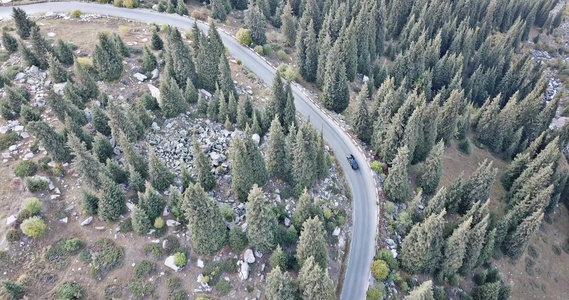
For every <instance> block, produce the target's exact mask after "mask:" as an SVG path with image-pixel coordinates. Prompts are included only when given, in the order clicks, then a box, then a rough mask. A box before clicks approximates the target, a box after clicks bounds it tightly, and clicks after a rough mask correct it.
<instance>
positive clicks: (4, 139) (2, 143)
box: [0, 131, 20, 150]
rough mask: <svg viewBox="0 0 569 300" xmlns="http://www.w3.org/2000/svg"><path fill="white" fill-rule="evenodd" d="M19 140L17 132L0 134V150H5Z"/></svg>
mask: <svg viewBox="0 0 569 300" xmlns="http://www.w3.org/2000/svg"><path fill="white" fill-rule="evenodd" d="M19 140H20V136H19V135H18V133H16V132H14V131H12V132H9V133H7V134H5V135H3V136H0V150H6V149H8V148H9V147H10V146H12V145H14V144H15V143H16V142H17V141H19Z"/></svg>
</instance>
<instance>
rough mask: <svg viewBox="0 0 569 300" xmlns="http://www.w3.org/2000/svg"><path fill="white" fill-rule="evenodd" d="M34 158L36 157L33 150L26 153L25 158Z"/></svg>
mask: <svg viewBox="0 0 569 300" xmlns="http://www.w3.org/2000/svg"><path fill="white" fill-rule="evenodd" d="M32 158H34V154H33V153H31V152H30V153H27V154H26V155H24V160H30V159H32Z"/></svg>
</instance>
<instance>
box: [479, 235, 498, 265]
mask: <svg viewBox="0 0 569 300" xmlns="http://www.w3.org/2000/svg"><path fill="white" fill-rule="evenodd" d="M495 237H496V228H494V229H492V230H490V231H489V232H488V233H486V236H485V237H484V247H482V250H481V251H480V255H479V256H478V261H477V262H476V266H480V265H482V264H485V263H487V262H488V261H489V260H490V259H491V258H492V255H493V254H494V241H495V240H494V239H495Z"/></svg>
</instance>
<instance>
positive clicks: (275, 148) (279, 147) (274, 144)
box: [266, 116, 290, 179]
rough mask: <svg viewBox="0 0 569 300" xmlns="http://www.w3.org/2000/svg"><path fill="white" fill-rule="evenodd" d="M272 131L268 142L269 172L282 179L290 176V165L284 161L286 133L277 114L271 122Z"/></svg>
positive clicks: (267, 163)
mask: <svg viewBox="0 0 569 300" xmlns="http://www.w3.org/2000/svg"><path fill="white" fill-rule="evenodd" d="M270 133H271V134H270V135H269V140H268V142H267V145H268V147H267V159H266V161H267V162H266V165H267V173H268V174H269V175H270V176H273V177H276V178H280V179H285V178H288V176H290V175H289V174H290V170H289V166H288V164H286V163H283V162H285V161H286V143H285V135H284V133H283V129H282V127H281V123H280V122H279V118H278V116H275V118H274V120H273V122H272V123H271V130H270Z"/></svg>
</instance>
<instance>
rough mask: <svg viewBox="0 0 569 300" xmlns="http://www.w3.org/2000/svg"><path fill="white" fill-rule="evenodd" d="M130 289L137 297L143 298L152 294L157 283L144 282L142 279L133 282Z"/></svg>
mask: <svg viewBox="0 0 569 300" xmlns="http://www.w3.org/2000/svg"><path fill="white" fill-rule="evenodd" d="M128 289H129V290H130V292H131V293H132V295H133V296H134V297H135V298H143V297H145V296H150V295H151V294H152V293H154V290H155V289H156V285H155V284H154V283H152V282H143V281H140V280H137V281H134V282H131V283H130V284H129V286H128Z"/></svg>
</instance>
